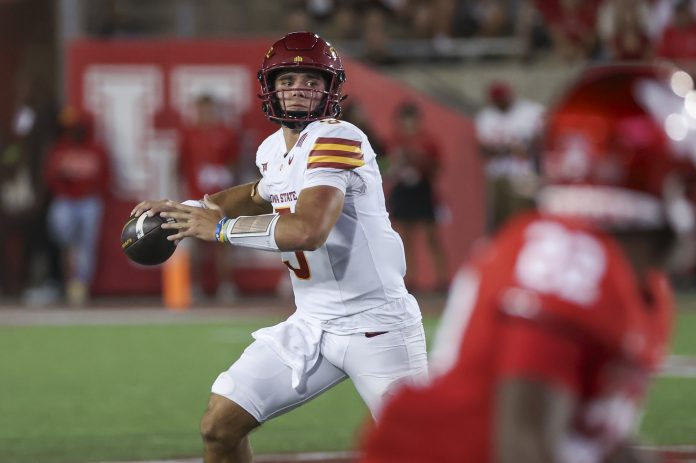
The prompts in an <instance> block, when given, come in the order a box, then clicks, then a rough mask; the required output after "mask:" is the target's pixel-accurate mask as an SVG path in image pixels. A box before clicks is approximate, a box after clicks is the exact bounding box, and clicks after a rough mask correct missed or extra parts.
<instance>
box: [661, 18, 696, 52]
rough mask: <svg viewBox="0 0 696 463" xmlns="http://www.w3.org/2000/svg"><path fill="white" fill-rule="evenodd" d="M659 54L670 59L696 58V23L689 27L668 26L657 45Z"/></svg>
mask: <svg viewBox="0 0 696 463" xmlns="http://www.w3.org/2000/svg"><path fill="white" fill-rule="evenodd" d="M657 56H659V57H661V58H669V59H694V58H696V23H694V24H692V25H691V27H689V28H688V29H682V28H679V27H676V26H669V27H667V28H666V29H665V30H664V32H663V33H662V38H661V40H660V44H659V46H658V47H657Z"/></svg>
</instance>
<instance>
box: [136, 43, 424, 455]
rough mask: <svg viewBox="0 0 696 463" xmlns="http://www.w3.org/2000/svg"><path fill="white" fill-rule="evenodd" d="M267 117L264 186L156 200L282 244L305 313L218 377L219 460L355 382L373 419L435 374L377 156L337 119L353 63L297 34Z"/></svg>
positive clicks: (233, 238) (210, 445)
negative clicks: (263, 427) (389, 399)
mask: <svg viewBox="0 0 696 463" xmlns="http://www.w3.org/2000/svg"><path fill="white" fill-rule="evenodd" d="M259 81H260V83H261V94H260V97H261V98H262V101H263V106H262V108H263V111H264V112H265V113H266V115H267V117H268V118H269V119H270V120H271V121H274V122H276V123H279V124H280V125H281V128H280V129H279V130H278V131H277V132H275V133H274V134H272V135H271V136H270V137H268V138H267V139H266V140H265V141H264V142H263V143H262V144H261V145H260V146H259V149H258V152H257V155H256V164H257V166H258V168H259V172H260V174H261V179H260V180H259V181H258V182H254V183H249V184H245V185H239V186H236V187H233V188H230V189H228V190H225V191H221V192H219V193H216V194H214V195H212V196H210V197H208V196H206V197H205V198H204V199H203V200H200V201H186V202H185V203H183V204H178V203H176V202H173V201H168V200H164V201H144V202H142V203H140V204H139V205H137V206H136V207H135V209H134V210H133V215H134V216H139V215H140V214H143V213H148V214H150V215H152V214H157V213H159V214H161V215H162V216H163V217H168V218H173V219H175V221H174V222H169V223H168V224H167V225H166V227H165V228H173V229H175V230H176V233H175V234H174V235H172V236H170V237H169V238H168V239H172V240H180V239H183V238H186V237H195V238H198V239H203V240H208V241H218V242H221V243H229V244H232V245H237V246H246V247H252V248H257V249H264V250H267V251H275V252H279V253H280V256H281V259H282V261H283V263H285V265H286V266H287V267H288V269H289V271H290V275H291V278H292V285H293V290H294V292H295V302H296V306H297V310H296V311H295V313H294V314H293V315H291V316H290V317H289V318H288V319H287V320H286V321H284V322H282V323H280V324H278V325H276V326H272V327H269V328H263V329H261V330H258V331H256V332H254V333H252V336H253V337H254V338H255V341H254V342H253V343H252V344H251V345H250V346H249V347H247V349H246V350H245V351H244V353H243V354H242V355H241V357H240V358H239V359H238V360H236V361H235V362H234V363H233V364H232V365H231V366H230V368H229V369H228V370H226V371H224V372H222V373H221V374H220V375H219V376H218V378H217V379H216V380H215V382H214V383H213V386H212V390H211V392H212V393H211V396H210V401H209V404H208V409H207V410H206V412H205V415H204V416H203V419H202V422H201V433H202V435H203V442H204V456H205V461H206V462H227V461H230V462H231V461H234V462H250V461H252V452H251V446H250V444H249V439H248V437H247V435H248V433H249V432H250V431H251V430H252V429H254V428H255V427H257V426H259V424H261V423H263V422H264V421H266V420H268V419H270V418H273V417H275V416H278V415H280V414H283V413H286V412H288V411H290V410H292V409H293V408H295V407H297V406H299V405H301V404H303V403H305V402H307V401H308V400H311V399H312V398H314V397H316V396H317V395H319V394H320V393H322V392H324V391H325V390H327V389H329V388H330V387H332V386H334V385H335V384H338V383H339V382H341V381H343V380H344V379H346V378H350V379H351V380H352V381H353V383H354V385H355V387H356V389H357V391H358V393H359V394H360V396H361V397H362V399H363V400H364V401H365V403H366V405H367V406H368V408H369V409H370V412H371V413H372V415H373V416H376V415H377V414H378V412H379V409H380V407H381V404H382V403H383V401H384V398H385V396H386V395H388V394H390V393H391V392H393V391H394V389H395V386H397V385H399V384H403V383H408V382H413V381H415V380H417V379H421V378H423V377H424V376H425V375H426V374H427V360H426V349H425V335H424V332H423V325H422V323H421V315H420V310H419V308H418V304H417V302H416V300H415V298H413V296H411V295H410V294H409V293H408V292H407V291H406V287H405V285H404V281H403V277H404V274H405V271H406V264H405V257H404V249H403V245H402V242H401V239H400V237H399V236H398V234H397V233H396V232H395V231H394V230H393V229H392V228H391V224H390V222H389V218H388V215H387V211H386V208H385V201H384V194H383V190H382V179H381V177H380V174H379V170H378V168H377V163H376V160H375V153H374V151H373V150H372V147H371V146H370V142H369V141H368V139H367V137H366V136H365V134H364V133H363V132H362V131H361V130H360V129H358V128H357V127H355V126H354V125H352V124H350V123H347V122H343V121H340V120H338V119H337V117H338V116H339V115H340V101H341V100H342V99H343V96H342V95H341V89H342V85H343V82H344V81H345V71H344V70H343V66H342V64H341V61H340V58H339V57H338V54H337V53H336V50H335V49H334V48H333V47H332V46H331V45H330V44H328V43H327V42H326V41H324V40H323V39H322V38H321V37H319V36H318V35H316V34H312V33H309V32H295V33H291V34H288V35H286V36H285V37H283V38H282V39H280V40H279V41H277V42H276V43H274V44H273V46H272V47H271V48H270V49H269V51H268V52H267V53H266V55H265V58H264V60H263V63H262V65H261V69H260V71H259Z"/></svg>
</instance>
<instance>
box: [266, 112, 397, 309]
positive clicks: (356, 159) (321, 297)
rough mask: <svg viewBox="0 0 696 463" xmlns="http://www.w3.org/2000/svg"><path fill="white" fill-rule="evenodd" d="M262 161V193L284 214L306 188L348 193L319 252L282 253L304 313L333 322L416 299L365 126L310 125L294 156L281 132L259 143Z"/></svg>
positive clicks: (331, 121) (328, 122)
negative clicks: (409, 286)
mask: <svg viewBox="0 0 696 463" xmlns="http://www.w3.org/2000/svg"><path fill="white" fill-rule="evenodd" d="M256 164H257V166H258V168H259V171H260V172H261V175H262V180H261V182H262V185H261V188H259V191H262V192H263V196H264V199H265V200H267V201H269V202H271V203H272V204H273V207H274V209H275V210H276V211H277V212H279V213H280V214H283V211H288V212H293V211H294V210H295V204H296V202H297V200H298V198H299V196H300V194H302V190H303V189H305V188H309V187H314V186H319V185H329V186H333V187H336V188H339V189H341V190H342V191H344V192H345V200H344V205H343V211H342V213H341V215H340V217H339V219H338V222H337V223H336V225H335V226H334V227H333V229H332V230H331V232H330V233H329V237H328V239H327V240H326V242H325V243H324V244H323V245H322V246H321V247H320V248H319V249H317V250H315V251H303V252H283V253H281V256H282V260H283V262H284V263H285V264H286V265H287V266H288V268H289V270H290V276H291V279H292V285H293V289H294V293H295V303H296V305H297V311H298V312H299V313H300V314H302V315H305V316H308V317H311V318H313V319H315V320H319V321H327V320H333V319H336V318H339V317H345V316H349V315H353V314H357V313H360V312H363V311H365V310H368V309H373V308H377V307H380V306H385V305H386V304H389V303H391V302H394V301H396V300H399V299H402V298H404V297H409V298H410V297H411V296H410V295H409V294H408V292H407V291H406V288H405V286H404V280H403V277H404V274H405V272H406V261H405V257H404V248H403V244H402V242H401V238H400V237H399V235H398V234H397V233H396V232H395V231H394V230H393V229H392V227H391V223H390V221H389V217H388V214H387V210H386V207H385V201H384V193H383V190H382V177H381V176H380V173H379V169H378V167H377V162H376V160H375V152H374V151H373V150H372V147H371V146H370V142H369V141H368V139H367V137H366V136H365V134H364V133H363V132H362V131H361V130H360V129H358V128H357V127H355V126H354V125H353V124H350V123H348V122H344V121H338V120H335V119H325V120H321V121H317V122H312V123H310V124H309V125H308V126H307V127H306V128H305V129H304V130H303V131H302V133H301V134H300V137H299V139H298V141H297V143H296V144H295V146H294V147H292V149H290V150H289V151H288V149H287V147H286V146H285V139H284V138H283V132H282V129H281V130H278V131H277V132H275V133H274V134H272V135H271V136H269V137H268V138H267V139H266V140H264V142H263V143H262V144H261V145H260V146H259V149H258V152H257V155H256Z"/></svg>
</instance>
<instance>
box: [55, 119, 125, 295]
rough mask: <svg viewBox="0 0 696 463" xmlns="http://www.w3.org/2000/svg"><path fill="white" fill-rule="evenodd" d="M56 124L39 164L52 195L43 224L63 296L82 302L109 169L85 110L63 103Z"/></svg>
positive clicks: (94, 259) (92, 267)
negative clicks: (58, 262) (55, 254)
mask: <svg viewBox="0 0 696 463" xmlns="http://www.w3.org/2000/svg"><path fill="white" fill-rule="evenodd" d="M59 124H60V129H61V133H60V134H59V137H58V139H57V140H56V142H55V143H54V145H53V146H52V148H51V150H50V151H49V153H48V156H47V159H46V165H45V170H44V178H45V180H46V185H47V187H48V189H49V190H50V192H51V193H52V195H53V198H52V201H51V204H50V206H49V210H48V230H49V233H50V234H51V236H52V237H53V238H54V239H55V240H56V242H57V243H58V244H59V246H60V247H61V253H62V257H63V263H64V267H63V272H64V278H65V280H66V281H65V295H66V299H67V302H68V303H69V304H71V305H84V304H85V302H87V300H88V298H89V287H90V284H91V282H92V279H93V276H94V271H95V268H96V262H97V243H98V239H99V234H100V232H101V223H102V211H103V207H104V206H103V205H104V198H105V196H106V195H107V194H108V193H109V190H110V185H111V183H110V170H111V169H110V162H109V157H108V155H107V153H106V150H105V149H104V147H103V146H102V145H101V144H99V143H98V142H97V141H96V139H95V137H94V131H93V127H92V124H91V120H90V119H89V118H88V116H87V115H86V114H84V113H80V112H78V110H76V109H75V108H70V107H68V108H65V109H64V110H63V111H62V112H61V114H60V118H59Z"/></svg>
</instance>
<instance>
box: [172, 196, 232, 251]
mask: <svg viewBox="0 0 696 463" xmlns="http://www.w3.org/2000/svg"><path fill="white" fill-rule="evenodd" d="M205 203H206V206H207V209H206V208H202V207H192V206H184V205H183V204H178V203H177V204H174V205H173V210H171V211H165V212H161V213H160V215H161V216H162V217H165V218H172V219H174V220H176V222H168V223H165V224H162V228H172V229H175V230H177V233H176V234H174V235H171V236H168V237H167V239H168V240H170V241H180V240H182V239H184V238H186V237H193V238H198V239H200V240H205V241H216V239H215V228H216V227H217V224H218V222H219V221H220V219H222V217H223V215H224V214H223V213H222V210H221V209H220V207H219V206H218V205H217V204H215V203H214V202H212V201H211V200H210V198H208V195H206V196H205Z"/></svg>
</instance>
